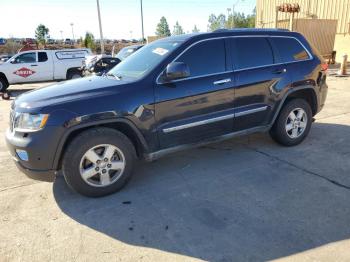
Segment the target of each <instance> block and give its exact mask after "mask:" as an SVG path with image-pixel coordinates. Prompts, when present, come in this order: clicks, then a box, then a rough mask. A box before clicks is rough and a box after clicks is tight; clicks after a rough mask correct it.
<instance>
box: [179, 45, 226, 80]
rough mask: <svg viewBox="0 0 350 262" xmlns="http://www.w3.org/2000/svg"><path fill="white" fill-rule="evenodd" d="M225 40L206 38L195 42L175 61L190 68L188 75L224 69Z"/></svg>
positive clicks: (220, 71)
mask: <svg viewBox="0 0 350 262" xmlns="http://www.w3.org/2000/svg"><path fill="white" fill-rule="evenodd" d="M225 60H226V59H225V42H224V40H223V39H215V40H207V41H203V42H200V43H198V44H195V45H194V46H192V47H191V48H190V49H189V50H187V51H185V53H184V54H182V55H181V56H180V57H179V58H178V59H176V61H175V62H183V63H185V64H187V65H188V67H189V69H190V77H196V76H204V75H209V74H216V73H222V72H225V71H226V61H225Z"/></svg>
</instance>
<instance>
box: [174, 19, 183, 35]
mask: <svg viewBox="0 0 350 262" xmlns="http://www.w3.org/2000/svg"><path fill="white" fill-rule="evenodd" d="M184 33H185V32H184V30H183V29H182V26H181V25H180V24H179V22H178V21H176V24H175V25H174V31H173V35H183V34H184Z"/></svg>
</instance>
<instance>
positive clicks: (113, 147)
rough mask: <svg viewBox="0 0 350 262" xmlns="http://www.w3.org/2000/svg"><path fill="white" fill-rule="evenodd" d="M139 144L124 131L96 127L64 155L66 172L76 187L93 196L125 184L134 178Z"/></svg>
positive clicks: (66, 178) (112, 191) (106, 193)
mask: <svg viewBox="0 0 350 262" xmlns="http://www.w3.org/2000/svg"><path fill="white" fill-rule="evenodd" d="M135 156H136V153H135V148H134V146H133V144H132V143H131V142H130V140H129V139H128V138H127V137H126V136H125V135H124V134H122V133H120V132H118V131H116V130H114V129H109V128H94V129H90V130H87V131H84V132H83V133H81V134H80V135H78V136H77V137H76V138H75V139H74V140H73V141H72V142H71V143H70V145H69V146H68V148H67V151H66V153H65V155H64V158H63V164H62V169H63V174H64V178H65V180H66V182H67V184H68V185H69V186H70V187H71V188H73V189H74V190H75V191H77V192H79V193H81V194H83V195H86V196H90V197H99V196H105V195H108V194H111V193H114V192H116V191H118V190H120V189H121V188H123V187H124V186H125V185H126V183H127V182H128V181H129V179H130V178H131V174H132V169H133V165H134V160H135Z"/></svg>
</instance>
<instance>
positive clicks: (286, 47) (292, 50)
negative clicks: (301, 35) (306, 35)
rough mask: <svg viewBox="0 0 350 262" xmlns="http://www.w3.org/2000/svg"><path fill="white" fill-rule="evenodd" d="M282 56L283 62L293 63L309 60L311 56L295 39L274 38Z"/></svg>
mask: <svg viewBox="0 0 350 262" xmlns="http://www.w3.org/2000/svg"><path fill="white" fill-rule="evenodd" d="M272 40H273V42H274V44H275V46H276V48H277V50H278V52H279V54H280V57H281V60H282V61H281V62H293V61H300V60H305V59H309V58H310V57H309V55H308V53H307V52H306V50H305V49H304V48H303V47H302V45H301V44H300V43H299V42H298V41H297V40H296V39H294V38H285V37H272Z"/></svg>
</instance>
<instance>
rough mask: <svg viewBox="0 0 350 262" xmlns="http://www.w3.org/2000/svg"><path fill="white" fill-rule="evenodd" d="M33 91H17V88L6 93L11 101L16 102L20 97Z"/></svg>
mask: <svg viewBox="0 0 350 262" xmlns="http://www.w3.org/2000/svg"><path fill="white" fill-rule="evenodd" d="M32 90H33V89H29V88H27V89H17V88H9V89H8V90H7V91H6V93H7V94H8V95H9V96H10V98H9V100H15V99H16V98H17V97H18V96H20V95H22V94H24V93H26V92H29V91H32Z"/></svg>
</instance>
